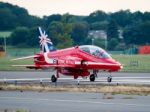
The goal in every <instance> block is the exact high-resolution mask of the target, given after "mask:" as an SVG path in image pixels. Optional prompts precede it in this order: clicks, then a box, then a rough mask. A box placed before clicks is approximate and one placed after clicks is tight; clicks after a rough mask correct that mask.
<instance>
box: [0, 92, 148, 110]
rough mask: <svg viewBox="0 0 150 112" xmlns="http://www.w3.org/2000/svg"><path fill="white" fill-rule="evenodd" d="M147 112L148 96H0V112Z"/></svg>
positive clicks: (94, 94)
mask: <svg viewBox="0 0 150 112" xmlns="http://www.w3.org/2000/svg"><path fill="white" fill-rule="evenodd" d="M17 110H23V112H149V111H150V96H136V95H132V96H131V95H111V94H102V93H71V92H30V91H25V92H19V91H1V92H0V112H15V111H17Z"/></svg>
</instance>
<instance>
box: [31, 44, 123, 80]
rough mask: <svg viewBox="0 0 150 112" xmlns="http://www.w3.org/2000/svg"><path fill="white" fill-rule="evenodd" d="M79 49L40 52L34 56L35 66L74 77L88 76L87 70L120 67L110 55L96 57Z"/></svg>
mask: <svg viewBox="0 0 150 112" xmlns="http://www.w3.org/2000/svg"><path fill="white" fill-rule="evenodd" d="M88 47H89V46H88ZM90 47H91V46H90ZM81 49H82V48H80V47H72V48H67V49H63V50H57V51H53V52H48V53H40V54H37V55H38V56H39V57H37V58H34V62H35V65H36V67H37V68H43V67H47V68H49V67H53V68H55V69H57V70H58V72H59V73H61V74H64V75H72V76H74V77H78V76H88V75H90V73H89V70H103V71H108V72H114V71H119V70H120V69H121V68H122V65H121V64H120V63H119V62H117V61H115V60H114V59H112V58H111V57H110V56H107V57H106V56H105V55H104V56H105V57H100V56H99V57H97V56H96V55H92V54H90V53H88V52H85V51H84V50H81ZM83 49H84V47H83ZM91 52H93V51H91ZM103 52H105V51H103ZM103 52H102V53H103Z"/></svg>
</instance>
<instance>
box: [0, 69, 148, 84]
mask: <svg viewBox="0 0 150 112" xmlns="http://www.w3.org/2000/svg"><path fill="white" fill-rule="evenodd" d="M52 74H55V73H54V72H4V71H1V72H0V82H4V81H6V82H11V83H14V82H15V83H16V82H17V83H18V84H19V83H40V82H43V83H48V84H49V83H50V82H51V75H52ZM109 75H110V73H107V72H102V73H98V78H96V80H95V82H90V81H89V78H87V79H85V78H84V79H83V78H81V77H79V78H78V79H77V80H74V79H73V77H70V76H64V75H60V78H59V79H58V82H57V83H58V84H78V83H80V84H108V82H107V77H108V76H109ZM111 75H112V82H111V83H110V84H114V85H115V84H125V85H128V84H131V85H134V84H136V85H150V73H120V72H116V73H111Z"/></svg>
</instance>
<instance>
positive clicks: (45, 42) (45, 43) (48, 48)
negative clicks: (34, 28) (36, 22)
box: [39, 27, 56, 52]
mask: <svg viewBox="0 0 150 112" xmlns="http://www.w3.org/2000/svg"><path fill="white" fill-rule="evenodd" d="M39 32H40V36H39V38H40V47H41V50H42V51H43V52H52V51H56V49H55V47H54V46H53V43H52V42H51V40H50V39H49V38H47V37H48V35H47V34H45V31H44V32H43V31H42V29H41V27H39Z"/></svg>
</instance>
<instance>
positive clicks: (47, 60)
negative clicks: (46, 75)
mask: <svg viewBox="0 0 150 112" xmlns="http://www.w3.org/2000/svg"><path fill="white" fill-rule="evenodd" d="M44 58H45V61H46V63H49V64H53V63H54V59H52V58H49V57H48V53H44Z"/></svg>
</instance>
